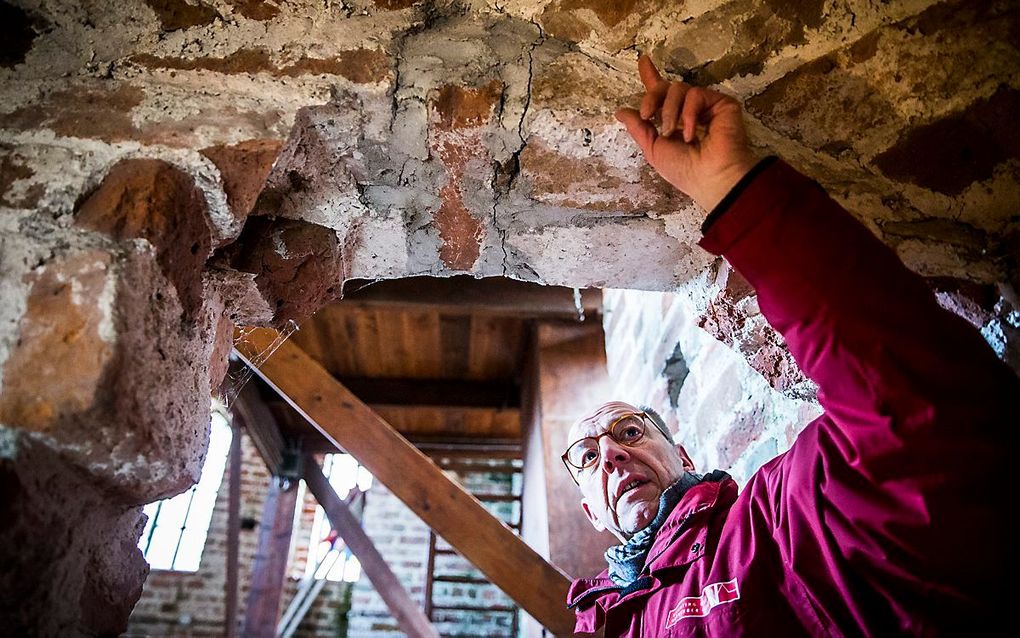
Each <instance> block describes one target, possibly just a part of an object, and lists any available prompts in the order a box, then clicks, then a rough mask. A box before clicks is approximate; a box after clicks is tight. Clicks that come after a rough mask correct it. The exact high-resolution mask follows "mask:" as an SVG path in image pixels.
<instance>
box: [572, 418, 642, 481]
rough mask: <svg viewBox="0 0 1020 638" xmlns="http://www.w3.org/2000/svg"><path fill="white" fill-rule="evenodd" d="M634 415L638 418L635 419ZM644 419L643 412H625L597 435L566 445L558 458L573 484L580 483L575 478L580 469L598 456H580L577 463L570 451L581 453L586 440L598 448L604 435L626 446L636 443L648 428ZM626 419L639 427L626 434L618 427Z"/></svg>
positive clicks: (594, 447)
mask: <svg viewBox="0 0 1020 638" xmlns="http://www.w3.org/2000/svg"><path fill="white" fill-rule="evenodd" d="M634 417H638V418H637V419H635V418H634ZM645 419H649V417H648V415H647V414H646V413H644V412H631V413H630V414H625V415H623V416H621V417H620V418H618V419H616V420H615V421H613V422H612V423H610V424H609V427H608V428H606V431H605V432H603V433H602V434H599V435H597V436H586V437H584V438H582V439H578V440H576V441H574V442H573V443H571V444H570V445H569V446H567V451H566V452H564V453H563V455H562V456H561V457H560V460H561V461H563V465H564V467H566V468H567V473H568V474H570V478H572V479H574V484H575V485H578V486H580V485H581V483H580V482H579V481H578V480H577V475H578V474H579V473H580V472H581V471H582V470H586V469H588V468H591V467H593V466H594V465H595V464H596V463H597V461H598V457H595V458H593V459H592V460H591V461H590V462H586V461H584V459H583V457H582V458H581V461H582V464H581V465H577V464H576V463H574V462H573V461H571V460H570V456H571V452H572V451H574V452H580V453H583V452H584V451H586V450H588V449H589V448H588V447H586V445H585V442H586V441H591V442H592V444H593V449H595V450H598V449H599V439H601V438H602V437H604V436H611V437H612V438H613V440H614V441H616V442H617V443H619V444H621V445H626V446H627V447H632V446H634V445H636V444H637V443H638V442H639V441H641V439H643V438H645V432H646V431H647V430H648V426H647V425H646V423H645ZM627 421H630V423H629V424H628V425H631V424H632V425H636V426H637V427H638V428H639V429H638V430H637V431H635V432H631V433H630V434H628V433H627V429H626V428H621V427H619V426H620V424H621V423H625V422H627ZM575 456H576V454H575Z"/></svg>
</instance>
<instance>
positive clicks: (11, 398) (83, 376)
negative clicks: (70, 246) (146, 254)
mask: <svg viewBox="0 0 1020 638" xmlns="http://www.w3.org/2000/svg"><path fill="white" fill-rule="evenodd" d="M111 263H112V260H111V258H110V255H109V254H107V253H105V252H102V251H98V250H93V251H86V252H82V253H79V254H75V255H71V256H69V257H66V258H63V259H58V260H55V261H53V262H51V263H49V264H47V265H46V266H43V267H42V268H40V269H39V270H37V271H36V272H35V273H34V274H33V275H32V276H31V284H32V288H31V291H30V293H29V297H28V302H27V308H26V311H25V314H24V316H23V317H22V319H21V322H20V325H19V338H18V342H17V346H16V347H15V348H14V350H13V351H12V352H11V355H10V356H9V357H8V359H7V361H6V362H5V363H4V367H3V379H4V382H3V393H2V394H0V422H3V423H4V424H5V425H8V426H12V427H17V428H24V429H28V430H36V431H46V430H48V429H50V428H52V427H54V426H56V425H58V424H59V423H60V422H61V420H63V419H67V418H69V417H73V416H74V415H76V414H78V413H81V412H84V411H86V410H88V409H90V408H91V407H92V406H93V405H94V404H95V403H96V402H97V401H99V400H102V399H103V396H102V393H103V391H104V385H103V379H104V377H105V375H106V373H107V366H108V365H110V363H111V361H112V359H113V355H114V349H113V341H114V338H115V335H114V334H113V333H112V331H113V326H112V317H111V313H112V312H113V308H112V306H111V304H112V302H113V299H112V298H109V296H108V294H107V293H108V291H109V289H110V288H111V287H112V278H113V275H112V274H111V273H110V266H111Z"/></svg>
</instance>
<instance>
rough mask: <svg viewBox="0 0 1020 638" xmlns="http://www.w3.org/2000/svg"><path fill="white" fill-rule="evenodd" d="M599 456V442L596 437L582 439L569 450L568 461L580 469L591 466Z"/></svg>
mask: <svg viewBox="0 0 1020 638" xmlns="http://www.w3.org/2000/svg"><path fill="white" fill-rule="evenodd" d="M598 457H599V449H598V443H596V442H595V440H594V439H581V440H580V441H577V442H576V443H574V444H573V445H571V446H570V449H569V450H567V462H568V463H570V464H571V465H573V466H574V467H576V468H578V469H582V468H586V467H590V466H591V465H593V464H594V463H595V460H596V459H598Z"/></svg>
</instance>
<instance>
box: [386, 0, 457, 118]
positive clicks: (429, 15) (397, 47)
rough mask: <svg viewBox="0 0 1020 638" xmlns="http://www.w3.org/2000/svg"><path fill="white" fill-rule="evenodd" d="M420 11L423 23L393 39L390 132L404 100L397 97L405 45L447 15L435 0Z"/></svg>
mask: <svg viewBox="0 0 1020 638" xmlns="http://www.w3.org/2000/svg"><path fill="white" fill-rule="evenodd" d="M418 11H419V12H420V16H421V23H420V24H417V25H414V26H412V27H411V28H409V29H407V30H406V31H404V32H403V33H401V34H400V35H399V36H398V37H397V38H395V39H394V41H393V57H394V58H395V59H396V61H397V63H396V65H395V66H394V69H393V94H392V95H391V97H390V126H389V132H390V133H392V132H393V126H394V124H396V122H397V111H398V110H399V108H400V102H401V101H402V98H399V97H397V93H399V91H400V65H401V64H402V63H403V62H404V47H405V46H406V45H407V40H408V39H410V38H412V37H414V36H416V35H419V34H421V33H424V32H425V31H428V30H430V29H432V28H433V27H435V26H436V25H438V24H439V23H440V22H441V21H442V20H443V18H444V17H445V16H443V15H442V14H441V13H440V12H439V10H438V8H437V7H436V5H435V3H434V2H427V3H425V4H424V6H422V7H421V8H420V9H418ZM411 98H417V96H411ZM403 99H409V98H403Z"/></svg>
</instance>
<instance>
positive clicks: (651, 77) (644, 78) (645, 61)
mask: <svg viewBox="0 0 1020 638" xmlns="http://www.w3.org/2000/svg"><path fill="white" fill-rule="evenodd" d="M638 75H639V76H640V77H641V84H644V85H645V90H646V91H653V90H655V89H657V88H659V85H660V84H662V76H661V75H659V70H658V69H656V68H655V63H654V62H652V59H651V58H650V57H648V56H647V55H645V54H644V53H642V54H641V57H639V58H638Z"/></svg>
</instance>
